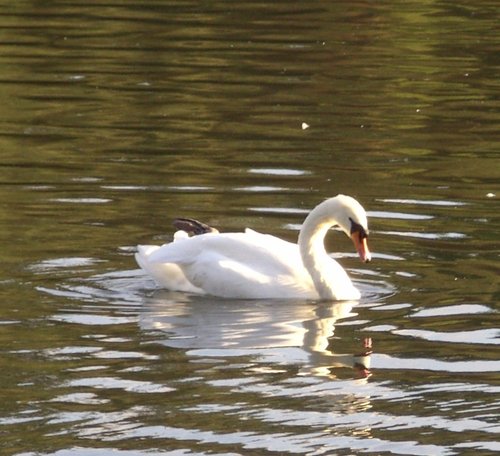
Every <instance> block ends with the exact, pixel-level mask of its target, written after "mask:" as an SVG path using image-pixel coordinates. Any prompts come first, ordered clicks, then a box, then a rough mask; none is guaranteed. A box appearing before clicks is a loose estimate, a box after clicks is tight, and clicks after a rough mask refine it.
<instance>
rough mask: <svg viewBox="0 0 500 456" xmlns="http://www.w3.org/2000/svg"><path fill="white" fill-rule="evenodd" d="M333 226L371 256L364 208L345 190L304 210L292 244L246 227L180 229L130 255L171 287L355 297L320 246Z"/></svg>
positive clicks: (248, 295) (230, 294) (247, 294)
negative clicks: (196, 231)
mask: <svg viewBox="0 0 500 456" xmlns="http://www.w3.org/2000/svg"><path fill="white" fill-rule="evenodd" d="M334 225H338V226H340V228H341V229H342V230H343V231H344V232H345V233H346V234H347V235H348V236H349V237H351V238H352V239H353V242H354V244H355V245H356V248H357V250H358V253H359V256H360V258H361V259H362V260H363V261H369V260H370V252H369V251H368V247H367V244H366V238H367V233H368V226H367V218H366V213H365V211H364V209H363V207H362V206H361V205H360V204H359V203H358V202H357V201H356V200H355V199H354V198H351V197H349V196H345V195H337V196H336V197H334V198H330V199H327V200H326V201H323V202H322V203H320V204H319V205H318V206H316V208H314V209H313V210H312V211H311V212H310V213H309V215H308V216H307V217H306V220H305V221H304V224H303V226H302V229H301V231H300V234H299V240H298V244H294V243H291V242H287V241H284V240H282V239H280V238H277V237H275V236H272V235H268V234H261V233H258V232H256V231H254V230H251V229H248V228H247V229H246V230H245V231H244V232H240V233H219V232H217V230H213V229H212V230H211V231H209V232H205V233H204V234H199V235H195V236H192V237H189V235H188V233H187V232H185V231H183V230H181V231H178V232H177V233H175V235H174V241H173V242H171V243H167V244H164V245H162V246H138V250H137V253H136V260H137V262H138V264H139V266H141V268H142V269H144V270H145V271H146V272H147V273H148V274H149V275H150V276H152V277H153V278H154V279H155V280H156V281H157V282H158V283H159V284H160V285H161V286H163V287H165V288H167V289H170V290H177V291H184V292H190V293H198V294H209V295H213V296H220V297H226V298H240V299H264V298H280V299H283V298H305V299H325V300H352V299H359V297H360V293H359V291H358V290H357V289H356V288H355V287H354V285H353V284H352V282H351V280H350V278H349V276H348V275H347V273H346V272H345V271H344V269H343V268H342V267H341V266H340V264H339V263H337V262H336V261H335V260H334V259H332V258H331V257H330V256H329V255H328V254H327V252H326V251H325V247H324V237H325V235H326V233H327V231H328V230H329V229H330V228H331V227H332V226H334Z"/></svg>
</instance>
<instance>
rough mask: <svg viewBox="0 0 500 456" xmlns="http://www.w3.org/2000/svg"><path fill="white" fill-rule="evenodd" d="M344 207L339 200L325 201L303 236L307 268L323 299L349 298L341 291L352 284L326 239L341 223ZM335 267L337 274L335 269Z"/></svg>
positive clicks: (302, 250) (309, 219) (312, 214)
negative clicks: (327, 234)
mask: <svg viewBox="0 0 500 456" xmlns="http://www.w3.org/2000/svg"><path fill="white" fill-rule="evenodd" d="M341 209H342V208H341V205H340V204H339V203H338V201H336V199H335V198H332V199H329V200H326V201H324V202H323V203H321V204H319V205H318V206H317V207H316V208H314V209H313V210H312V211H311V212H310V213H309V215H308V216H307V217H306V219H305V221H304V224H303V225H302V228H301V230H300V234H299V241H298V244H299V249H300V255H301V257H302V262H303V264H304V267H305V268H306V269H307V271H308V272H309V274H310V276H311V278H312V281H313V283H314V286H315V288H316V291H317V292H318V294H319V296H320V298H321V299H345V298H344V297H342V294H343V293H345V291H344V290H340V289H339V288H340V287H342V288H343V289H345V286H346V285H347V287H350V288H351V287H352V288H353V286H352V283H351V281H350V279H349V277H348V276H347V274H346V273H345V271H344V270H343V269H342V268H341V267H340V266H338V265H337V264H336V263H335V261H334V260H332V259H331V258H330V256H329V255H328V254H327V252H326V250H325V245H324V239H325V236H326V233H327V232H328V230H329V229H330V228H331V227H332V226H333V225H337V224H338V217H339V216H340V213H339V212H340V210H341ZM333 265H335V266H336V269H335V271H334V272H335V273H334V274H333V273H332V266H333Z"/></svg>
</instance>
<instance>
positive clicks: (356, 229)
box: [349, 217, 368, 239]
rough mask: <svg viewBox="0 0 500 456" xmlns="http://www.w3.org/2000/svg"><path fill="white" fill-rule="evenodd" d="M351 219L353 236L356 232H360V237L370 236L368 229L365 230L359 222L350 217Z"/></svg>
mask: <svg viewBox="0 0 500 456" xmlns="http://www.w3.org/2000/svg"><path fill="white" fill-rule="evenodd" d="M349 220H350V221H351V236H352V235H353V234H354V233H358V234H359V238H360V239H366V238H367V237H368V231H367V230H365V229H364V228H363V227H362V226H361V225H360V224H359V223H356V222H355V221H354V220H353V219H352V218H350V217H349Z"/></svg>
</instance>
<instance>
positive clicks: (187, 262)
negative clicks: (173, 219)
mask: <svg viewBox="0 0 500 456" xmlns="http://www.w3.org/2000/svg"><path fill="white" fill-rule="evenodd" d="M149 261H150V262H152V263H159V264H166V263H167V264H168V263H174V264H175V265H177V266H178V267H179V268H180V269H181V270H182V272H183V274H184V276H185V277H186V278H187V280H188V281H189V282H190V283H191V284H192V285H193V286H195V287H197V288H200V289H202V290H203V291H204V292H205V293H208V294H212V295H215V296H223V297H232V298H286V297H311V298H314V297H317V295H316V292H315V289H314V286H313V284H312V281H311V278H310V276H309V274H308V273H307V271H306V270H305V269H304V267H303V265H302V260H301V258H300V253H299V249H298V246H297V245H296V244H292V243H290V242H287V241H283V240H282V239H279V238H277V237H275V236H271V235H263V234H260V233H258V232H256V231H253V230H247V231H246V232H245V233H220V234H204V235H200V236H194V237H191V238H189V239H182V240H179V241H176V242H174V243H170V244H166V245H164V246H162V247H160V248H159V249H157V250H156V251H154V252H153V253H152V254H151V255H150V258H149Z"/></svg>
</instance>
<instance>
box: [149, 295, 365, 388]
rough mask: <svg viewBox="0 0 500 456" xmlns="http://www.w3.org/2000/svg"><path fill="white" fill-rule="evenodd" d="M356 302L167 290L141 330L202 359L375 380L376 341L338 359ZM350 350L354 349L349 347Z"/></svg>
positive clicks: (155, 299) (152, 300)
mask: <svg viewBox="0 0 500 456" xmlns="http://www.w3.org/2000/svg"><path fill="white" fill-rule="evenodd" d="M354 304H356V302H355V301H344V302H329V303H326V302H321V303H311V302H307V301H304V300H297V301H294V300H286V301H277V300H269V301H264V300H260V301H256V300H251V301H244V300H238V301H233V300H228V299H220V298H213V297H206V296H204V297H200V296H195V295H186V294H184V293H176V292H171V291H165V290H158V291H156V292H155V293H154V294H153V296H151V297H150V298H147V299H145V302H144V305H143V307H142V311H141V313H140V325H141V328H142V329H144V330H148V331H159V332H160V333H165V337H164V338H163V337H162V338H160V339H159V340H158V342H159V343H161V344H163V345H165V346H168V347H174V348H182V349H185V350H187V353H188V355H191V356H200V357H227V356H255V357H257V358H258V359H259V360H260V361H263V362H271V363H278V364H287V365H298V366H300V373H303V374H304V373H310V374H313V375H328V376H335V374H334V370H335V368H340V367H344V368H345V367H351V368H353V369H354V370H355V376H356V377H358V378H367V377H368V376H369V375H370V370H369V368H370V354H371V340H370V339H368V338H367V339H364V340H363V341H359V342H358V345H357V347H356V348H355V350H356V351H355V353H350V354H339V353H334V352H333V349H334V348H335V349H336V345H342V340H340V339H338V340H336V343H335V344H332V342H333V339H332V337H333V334H334V330H335V323H336V322H337V321H338V320H339V319H342V318H346V317H348V316H352V315H353V314H352V313H351V310H352V308H353V305H354ZM349 345H351V344H349Z"/></svg>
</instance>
